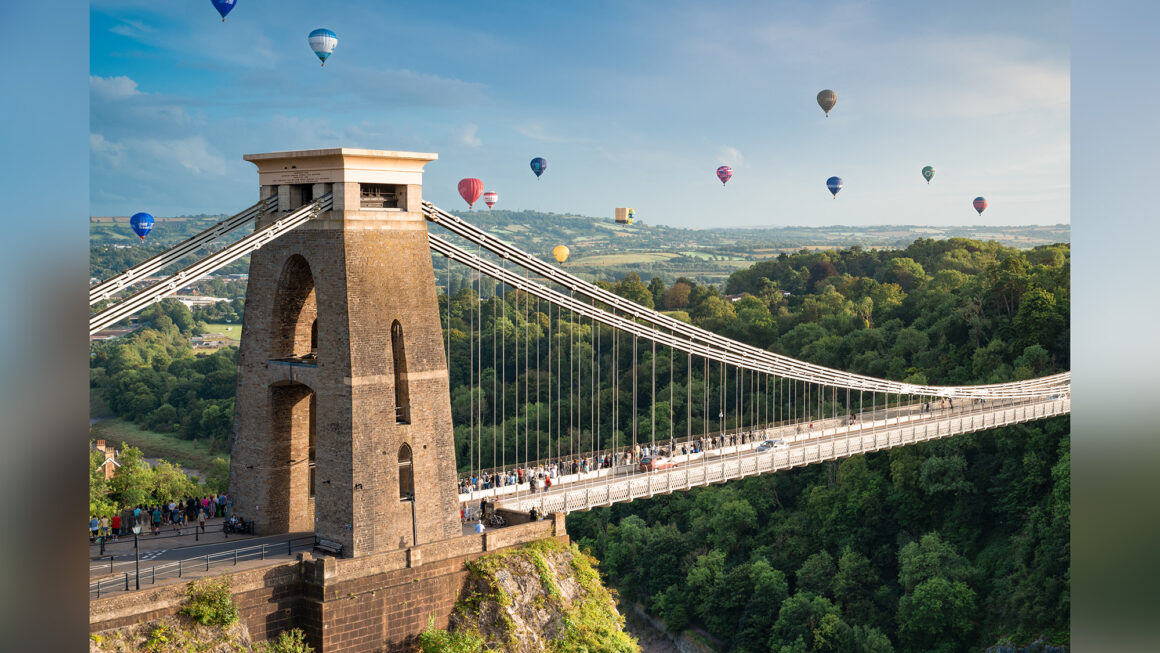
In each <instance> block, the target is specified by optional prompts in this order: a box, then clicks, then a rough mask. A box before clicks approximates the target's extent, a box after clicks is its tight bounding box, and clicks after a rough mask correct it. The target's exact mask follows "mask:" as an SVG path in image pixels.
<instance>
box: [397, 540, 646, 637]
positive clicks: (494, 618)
mask: <svg viewBox="0 0 1160 653" xmlns="http://www.w3.org/2000/svg"><path fill="white" fill-rule="evenodd" d="M595 564H596V560H595V559H594V558H592V557H591V556H589V555H587V554H585V553H583V552H581V551H580V550H579V549H578V548H577V547H576V545H575V544H564V543H561V542H560V541H559V540H554V539H548V540H539V541H536V542H532V543H529V544H525V545H523V546H520V547H513V548H510V549H507V550H504V551H500V552H496V553H493V554H489V555H485V556H482V557H480V558H477V559H475V560H472V561H470V562H468V563H467V568H468V578H467V582H466V583H465V584H464V587H463V590H462V592H461V594H460V599H459V601H458V602H457V603H456V605H455V608H454V610H453V611H452V613H451V617H450V620H449V626H448V629H447V630H445V631H444V630H436V629H435V628H434V627H433V626H432V627H431V628H429V629H428V630H427V631H426V632H425V633H424V634H423V635H422V636H421V637H420V640H419V641H420V645H421V646H422V648H423V650H424V651H431V652H433V651H440V650H446V649H449V648H454V649H455V650H488V651H503V652H505V653H531V652H535V651H577V650H586V651H590V652H593V653H595V652H597V651H607V652H609V653H612V652H617V653H619V652H628V651H639V647H638V646H637V643H636V640H635V639H634V638H632V637H631V636H630V635H629V634H628V633H627V632H625V629H624V627H625V620H624V617H623V616H622V615H621V614H620V613H619V612H618V611H617V608H616V599H615V597H614V596H613V593H612V591H610V590H609V589H608V588H606V587H605V586H604V585H603V583H602V582H601V580H600V575H599V573H598V572H597V571H596V567H595Z"/></svg>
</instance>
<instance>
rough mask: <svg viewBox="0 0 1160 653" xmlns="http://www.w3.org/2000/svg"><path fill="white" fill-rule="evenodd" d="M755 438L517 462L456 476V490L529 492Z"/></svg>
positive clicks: (750, 435) (734, 436) (737, 437)
mask: <svg viewBox="0 0 1160 653" xmlns="http://www.w3.org/2000/svg"><path fill="white" fill-rule="evenodd" d="M756 439H757V433H755V432H751V431H743V432H740V433H730V434H722V435H715V436H712V437H703V436H699V437H697V438H693V439H690V440H687V441H683V442H681V443H679V444H678V442H677V441H676V440H675V439H670V440H669V442H668V444H660V445H655V446H653V445H649V444H638V445H636V446H634V447H632V448H631V449H625V450H622V451H616V452H605V453H597V454H593V455H590V456H582V457H578V458H568V459H562V460H557V461H554V462H547V463H540V464H537V465H535V466H528V467H523V466H521V465H517V466H515V467H512V468H508V469H501V470H490V471H485V472H483V473H481V474H478V475H475V474H473V475H471V476H469V477H464V478H461V479H459V493H460V494H469V493H471V492H473V491H474V492H479V491H482V490H490V489H492V488H502V487H507V486H510V485H523V484H525V483H527V484H528V486H529V488H528V489H529V490H530V491H531V492H536V491H545V490H547V489H549V488H551V487H552V486H553V485H555V484H557V483H559V478H560V477H561V476H564V475H568V474H572V475H575V474H581V473H587V472H595V471H599V470H602V469H605V468H608V467H623V466H629V467H631V466H632V465H633V464H634V463H635V462H637V461H639V460H641V459H642V458H647V457H649V456H668V455H678V454H679V455H682V456H686V455H690V454H696V453H702V452H705V451H712V450H714V449H720V448H722V447H729V446H737V445H738V444H746V443H749V442H753V441H755V440H756Z"/></svg>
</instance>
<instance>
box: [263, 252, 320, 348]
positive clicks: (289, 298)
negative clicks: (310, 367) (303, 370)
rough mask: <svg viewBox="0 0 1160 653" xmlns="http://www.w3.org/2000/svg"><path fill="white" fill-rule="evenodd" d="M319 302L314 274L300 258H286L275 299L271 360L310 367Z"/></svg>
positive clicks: (296, 255) (304, 260) (315, 335)
mask: <svg viewBox="0 0 1160 653" xmlns="http://www.w3.org/2000/svg"><path fill="white" fill-rule="evenodd" d="M317 320H318V301H317V297H316V295H315V292H314V275H313V273H312V272H311V270H310V264H309V263H308V262H307V261H306V259H305V258H304V257H302V256H301V255H298V254H295V255H293V256H291V257H290V258H288V259H286V263H285V265H283V266H282V274H281V276H279V278H278V289H277V290H276V291H275V296H274V320H273V324H272V330H273V333H272V334H271V335H272V337H271V339H270V348H271V351H270V354H271V356H270V358H271V359H274V360H282V361H290V362H299V363H307V364H312V363H314V362H315V361H316V359H317V353H316V352H317Z"/></svg>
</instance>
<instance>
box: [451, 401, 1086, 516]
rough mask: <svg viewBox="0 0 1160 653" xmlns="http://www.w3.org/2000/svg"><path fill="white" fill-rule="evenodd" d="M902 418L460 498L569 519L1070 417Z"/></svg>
mask: <svg viewBox="0 0 1160 653" xmlns="http://www.w3.org/2000/svg"><path fill="white" fill-rule="evenodd" d="M908 408H909V410H906V411H897V410H892V411H891V415H890V416H889V417H888V418H887V417H885V416H882V411H879V413H876V414H875V415H874V417H875V419H873V420H871V421H869V422H862V423H855V424H853V425H850V424H848V423H843V424H840V425H837V424H835V423H834V422H836V421H837V422H844V421H845V420H842V419H839V420H827V422H826V423H821V422H818V421H816V420H815V428H814V429H813V430H812V431H809V430H805V429H804V428H803V430H805V432H799V427H804V425H805V423H803V424H798V425H790V426H781V427H777V428H774V429H759V430H756V431H754V433H755V436H754V438H753V440H752V441H750V442H747V443H746V444H744V445H737V446H727V447H721V448H718V449H714V450H710V451H708V452H705V453H704V454H700V453H698V454H688V455H677V456H674V457H673V459H674V460H675V461H676V462H677V466H676V467H675V468H671V469H663V470H657V471H653V472H639V471H638V470H637V468H636V466H635V465H622V466H619V467H615V468H609V469H604V470H600V471H594V472H587V473H581V474H568V475H564V476H561V477H560V478H559V479H558V482H557V483H556V484H555V485H554V486H553V487H552V488H551V489H549V490H546V491H540V492H536V493H534V494H531V493H528V486H527V484H526V483H525V484H523V485H521V486H508V487H504V488H492V489H490V490H484V491H482V492H471V493H466V494H461V495H460V500H461V502H463V503H465V504H467V505H469V506H470V505H471V502H475V503H478V501H479V500H480V499H481V498H483V497H489V498H492V500H494V501H495V502H496V505H497V506H498V507H500V508H505V509H509V510H519V511H526V510H530V509H531V508H532V507H535V508H536V509H537V510H538V511H540V512H541V513H544V514H547V513H552V512H564V513H568V512H573V511H577V510H588V509H591V508H596V507H602V506H609V505H612V504H613V503H616V502H620V501H632V500H634V499H639V498H646V497H650V496H653V495H655V494H666V493H669V492H672V491H673V490H684V489H688V488H692V487H698V486H703V485H710V484H713V483H722V482H724V481H728V480H732V479H737V478H744V477H746V476H754V475H757V474H765V473H769V472H776V471H779V470H783V469H789V468H791V467H800V466H803V465H809V464H812V463H817V462H823V461H826V460H836V459H838V458H844V457H847V456H852V455H857V454H862V453H867V452H871V451H878V450H881V449H888V448H891V447H897V446H902V445H907V444H913V443H915V442H923V441H926V440H933V439H935V438H943V437H947V436H951V435H960V434H963V433H971V432H974V431H982V430H986V429H991V428H996V427H999V426H1005V425H1008V424H1016V423H1021V422H1029V421H1034V420H1039V419H1045V418H1048V417H1054V416H1057V415H1065V414H1068V413H1069V412H1070V411H1071V398H1070V396H1068V395H1060V396H1058V397H1056V398H1045V399H1040V400H1030V401H1006V402H997V401H996V402H988V405H987V406H986V409H985V410H980V409H978V408H973V407H971V406H969V405H968V406H965V407H962V408H956V409H955V410H954V411H950V410H947V411H939V410H937V409H934V408H932V412H930V413H923V412H921V411H919V410H918V409H917V405H916V404H912V405H910V406H909V407H908ZM777 438H780V439H782V440H783V441H784V442H786V444H787V445H788V446H787V447H786V448H783V449H776V450H769V451H765V452H760V453H758V452H757V451H755V448H756V446H757V445H758V444H759V443H760V442H761V441H762V440H764V439H777Z"/></svg>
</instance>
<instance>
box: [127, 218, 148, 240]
mask: <svg viewBox="0 0 1160 653" xmlns="http://www.w3.org/2000/svg"><path fill="white" fill-rule="evenodd" d="M129 226H130V227H133V233H135V234H137V235H138V236H140V237H141V240H145V236H146V235H148V233H149V232H150V231H152V230H153V216H151V215H149V214H148V213H134V214H133V217H131V218H129Z"/></svg>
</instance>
